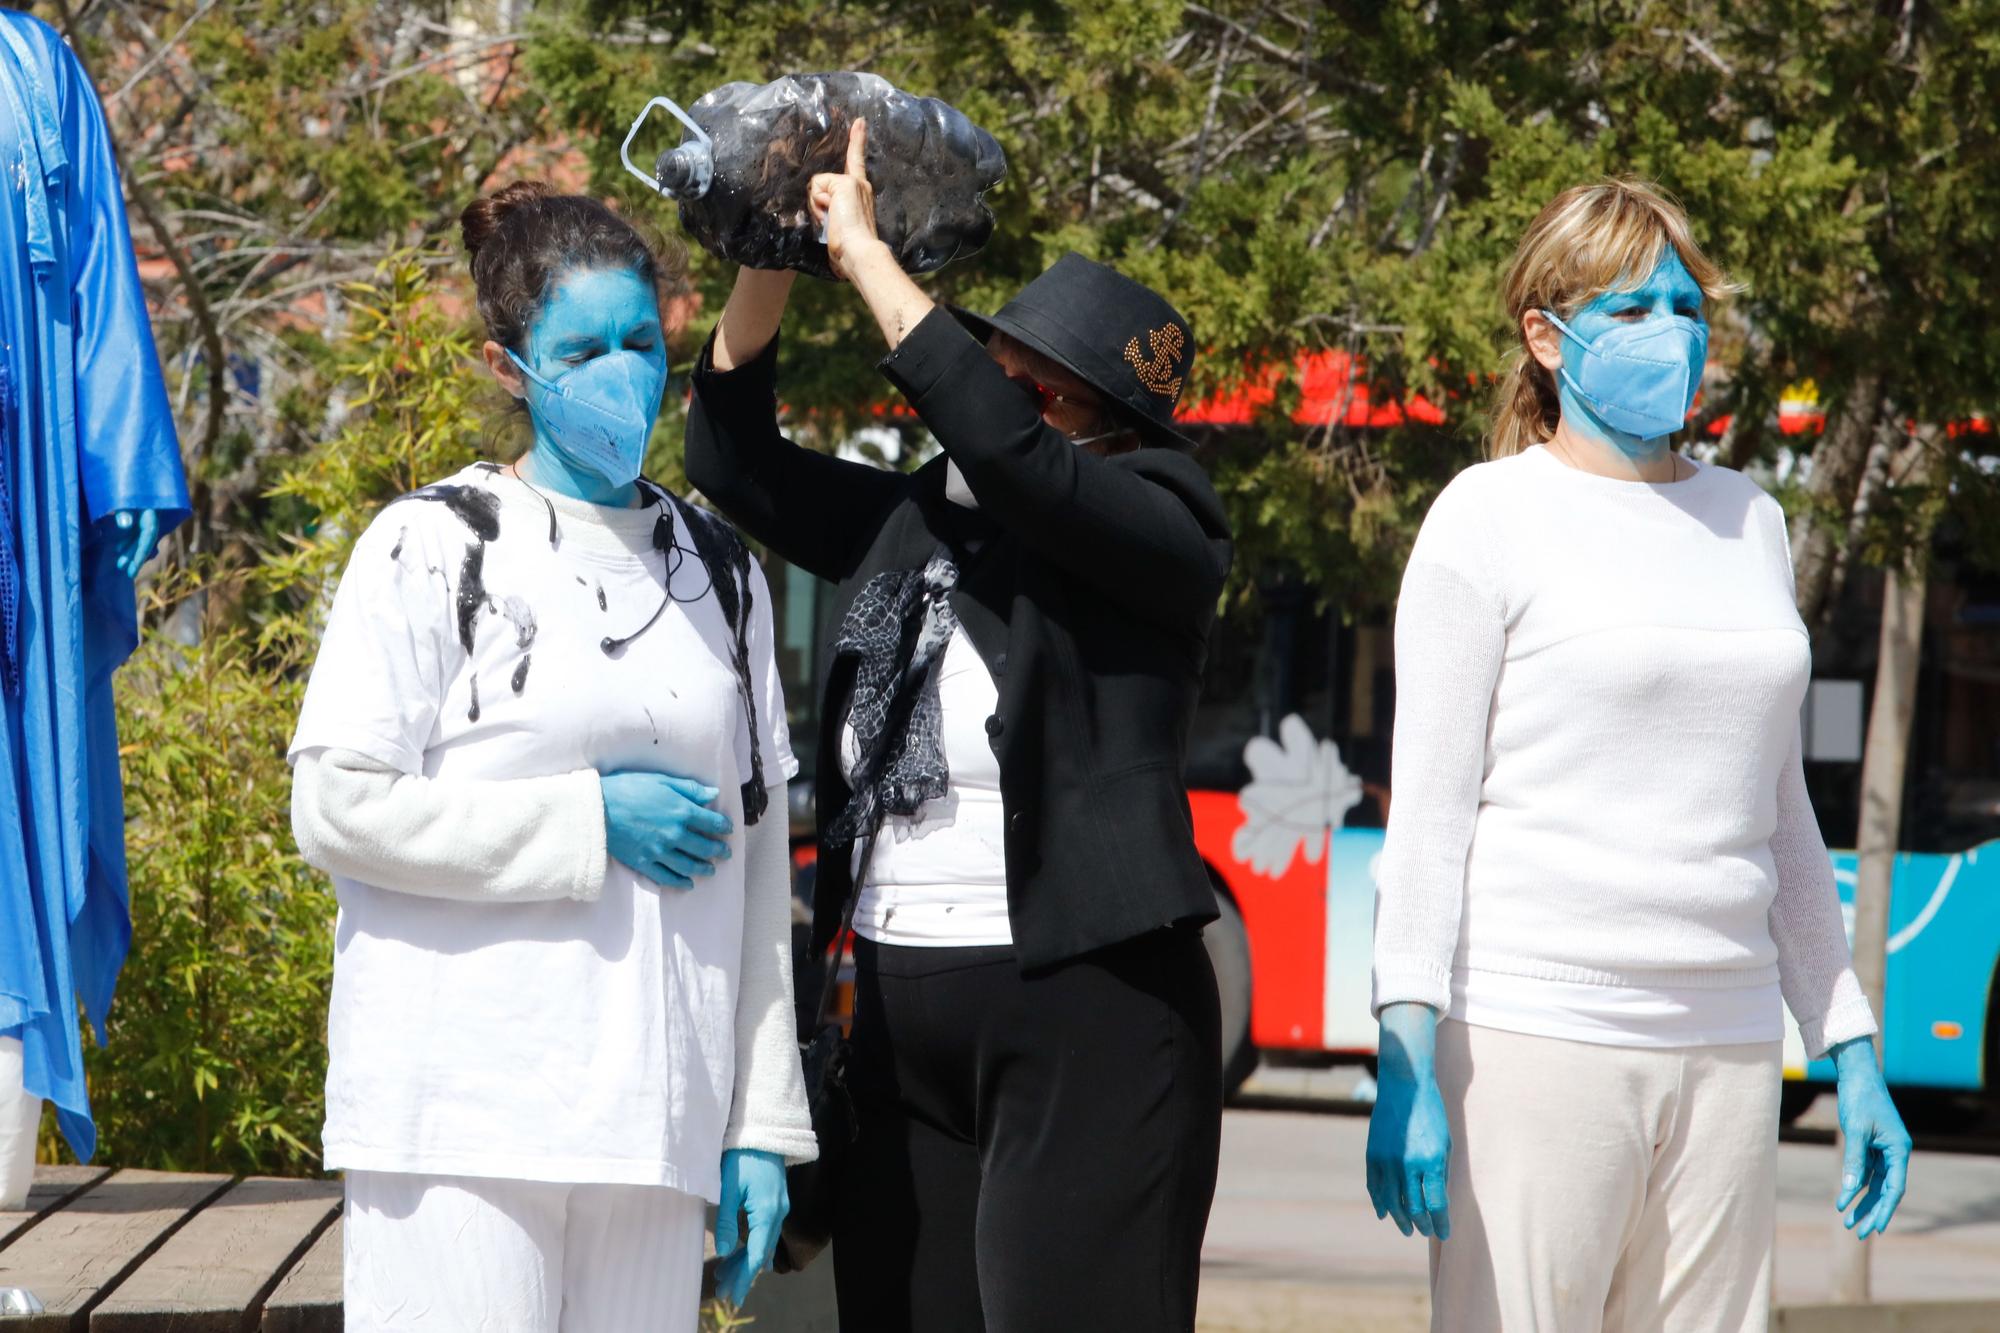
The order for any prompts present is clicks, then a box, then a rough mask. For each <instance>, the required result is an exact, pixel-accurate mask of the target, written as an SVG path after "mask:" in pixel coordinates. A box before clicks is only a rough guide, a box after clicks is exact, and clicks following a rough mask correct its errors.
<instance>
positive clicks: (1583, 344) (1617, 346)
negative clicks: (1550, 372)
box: [1542, 310, 1708, 440]
mask: <svg viewBox="0 0 2000 1333" xmlns="http://www.w3.org/2000/svg"><path fill="white" fill-rule="evenodd" d="M1542 314H1543V315H1544V316H1546V317H1547V318H1548V321H1549V322H1550V323H1551V324H1554V325H1555V326H1556V327H1557V328H1558V329H1560V330H1562V333H1563V336H1564V337H1566V338H1568V339H1569V340H1570V341H1571V342H1573V343H1575V344H1576V345H1577V347H1578V348H1579V349H1580V350H1581V351H1582V356H1581V357H1580V358H1578V360H1577V363H1576V368H1575V370H1574V371H1572V370H1571V368H1570V364H1569V362H1570V358H1568V357H1565V358H1563V365H1562V368H1561V369H1560V371H1559V372H1558V373H1559V374H1560V375H1561V376H1562V381H1563V383H1564V384H1566V385H1568V386H1569V389H1570V391H1571V392H1572V393H1574V394H1575V395H1576V396H1577V397H1578V398H1580V399H1581V400H1582V401H1583V402H1584V403H1585V404H1586V405H1588V406H1589V408H1590V410H1591V411H1592V412H1595V413H1596V414H1597V416H1598V418H1599V420H1601V421H1603V423H1604V424H1605V425H1607V426H1609V427H1610V428H1611V429H1613V430H1615V431H1619V432H1622V433H1623V434H1626V435H1630V436H1633V437H1635V438H1637V439H1641V440H1654V439H1658V438H1660V437H1661V436H1663V435H1671V434H1673V433H1674V432H1675V431H1677V430H1679V429H1680V428H1681V426H1682V425H1683V424H1684V423H1685V422H1686V421H1687V414H1688V409H1689V408H1690V407H1692V406H1694V395H1695V391H1696V390H1697V389H1699V388H1700V387H1701V372H1702V367H1704V366H1705V365H1707V364H1708V325H1707V324H1706V323H1705V322H1703V321H1702V320H1699V319H1690V318H1689V317H1687V316H1686V315H1666V314H1653V315H1648V316H1647V317H1646V318H1644V319H1641V320H1637V321H1635V322H1632V323H1618V324H1613V325H1611V326H1610V327H1609V328H1605V329H1602V330H1600V331H1599V332H1598V334H1597V336H1596V337H1595V338H1592V339H1585V338H1583V337H1582V336H1581V335H1579V334H1578V333H1577V332H1576V331H1575V330H1574V329H1572V328H1570V326H1569V325H1567V324H1565V323H1563V322H1562V320H1560V319H1559V318H1557V317H1556V314H1555V312H1554V311H1552V310H1544V311H1543V312H1542Z"/></svg>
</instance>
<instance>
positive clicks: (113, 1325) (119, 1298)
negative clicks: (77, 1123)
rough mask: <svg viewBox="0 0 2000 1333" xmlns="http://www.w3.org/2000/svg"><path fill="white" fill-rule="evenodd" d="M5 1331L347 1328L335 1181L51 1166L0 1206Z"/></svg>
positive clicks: (224, 1332) (285, 1332)
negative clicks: (15, 1204)
mask: <svg viewBox="0 0 2000 1333" xmlns="http://www.w3.org/2000/svg"><path fill="white" fill-rule="evenodd" d="M0 1287H23V1288H26V1289H27V1290H28V1291H30V1292H32V1293H33V1294H34V1296H35V1297H36V1299H38V1300H39V1301H41V1303H42V1305H43V1307H44V1311H45V1312H44V1313H42V1314H39V1315H27V1316H13V1317H5V1316H0V1330H4V1331H5V1333H31V1331H32V1333H44V1330H47V1333H58V1331H60V1333H141V1331H143V1333H211V1331H213V1333H243V1331H244V1330H263V1333H321V1331H322V1330H325V1331H327V1333H338V1330H339V1328H340V1183H339V1182H338V1181H333V1180H274V1179H268V1178H264V1177H251V1178H249V1179H244V1180H238V1179H235V1178H233V1177H230V1176H204V1175H181V1174H175V1173H169V1172H163V1171H115V1172H114V1171H107V1170H104V1169H103V1168H101V1167H90V1166H43V1167H37V1168H36V1170H35V1185H34V1189H33V1191H32V1192H31V1193H30V1194H29V1196H28V1204H27V1207H26V1208H24V1209H21V1210H20V1211H17V1212H0Z"/></svg>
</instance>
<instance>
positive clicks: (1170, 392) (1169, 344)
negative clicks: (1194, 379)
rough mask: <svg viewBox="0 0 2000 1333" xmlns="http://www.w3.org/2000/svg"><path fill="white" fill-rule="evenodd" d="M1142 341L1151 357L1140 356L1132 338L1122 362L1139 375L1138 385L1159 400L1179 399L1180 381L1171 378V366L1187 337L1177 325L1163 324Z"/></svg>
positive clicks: (1137, 343)
mask: <svg viewBox="0 0 2000 1333" xmlns="http://www.w3.org/2000/svg"><path fill="white" fill-rule="evenodd" d="M1146 341H1147V342H1148V343H1149V344H1150V345H1151V347H1152V349H1153V354H1152V355H1151V356H1146V355H1144V354H1143V353H1141V352H1140V350H1139V340H1138V339H1137V338H1134V339H1132V340H1131V341H1130V342H1128V343H1126V344H1125V359H1126V360H1127V361H1130V362H1131V363H1132V368H1133V369H1134V370H1136V371H1138V372H1139V383H1141V384H1143V385H1145V386H1146V387H1147V388H1148V389H1151V390H1152V391H1153V392H1154V393H1156V394H1159V395H1160V396H1161V397H1162V398H1173V399H1179V398H1180V396H1181V377H1180V376H1179V375H1176V374H1174V364H1175V362H1177V361H1179V360H1180V355H1181V353H1182V352H1183V351H1184V350H1186V348H1187V334H1186V333H1185V332H1183V331H1182V329H1181V326H1180V325H1178V324H1165V325H1162V326H1161V327H1159V328H1157V329H1154V330H1153V331H1152V332H1151V333H1149V334H1147V335H1146Z"/></svg>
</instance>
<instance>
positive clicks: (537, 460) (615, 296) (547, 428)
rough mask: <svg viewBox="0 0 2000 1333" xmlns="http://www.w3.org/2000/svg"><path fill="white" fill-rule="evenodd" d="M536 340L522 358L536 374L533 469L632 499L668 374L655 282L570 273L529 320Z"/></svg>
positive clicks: (558, 483) (618, 273)
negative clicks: (634, 480) (639, 421)
mask: <svg viewBox="0 0 2000 1333" xmlns="http://www.w3.org/2000/svg"><path fill="white" fill-rule="evenodd" d="M527 343H528V346H527V352H526V355H524V356H519V357H517V358H516V360H517V362H518V363H519V364H521V365H522V366H523V367H524V368H526V369H527V370H528V371H530V372H532V376H531V378H530V379H529V382H528V415H529V417H530V418H531V419H532V420H533V422H534V426H535V447H534V449H533V450H532V451H530V453H529V456H528V458H527V459H526V460H524V462H525V463H526V464H527V466H528V470H529V471H531V472H532V473H533V475H534V477H535V479H536V480H537V481H539V482H541V483H542V484H544V485H547V486H549V487H552V488H553V489H556V490H558V491H561V492H562V493H563V494H566V495H571V496H575V497H577V498H579V499H584V500H589V501H591V502H593V503H596V504H629V503H631V500H632V495H633V486H632V478H633V476H635V475H637V472H638V459H637V457H636V456H635V455H634V451H635V450H636V451H637V452H638V453H643V451H644V447H645V434H646V432H647V431H649V430H650V428H651V425H652V418H653V415H654V414H655V413H656V412H658V410H659V404H660V395H661V392H662V391H663V389H664V387H665V384H666V378H667V345H666V335H665V331H664V330H663V329H662V328H661V326H660V307H659V302H658V300H657V299H656V298H655V296H654V293H653V287H652V284H650V283H649V282H647V281H646V280H645V279H644V278H642V277H641V276H640V275H639V274H638V273H636V272H634V271H633V270H632V269H629V268H595V269H579V270H576V271H574V272H571V273H568V274H565V275H564V276H563V277H561V278H559V279H558V280H557V281H556V283H555V285H554V287H553V288H552V289H551V291H550V292H549V297H548V300H547V301H546V302H545V303H544V304H543V306H542V310H541V313H540V314H539V315H538V316H537V317H536V319H535V322H534V323H533V324H532V325H530V326H529V329H528V337H527ZM593 363H596V364H595V366H594V367H593ZM628 399H629V400H630V401H629V402H628V401H626V400H628ZM635 418H638V419H642V420H643V425H638V424H634V419H635ZM621 455H622V462H621V458H620V456H621ZM621 473H622V474H623V475H620V474H621Z"/></svg>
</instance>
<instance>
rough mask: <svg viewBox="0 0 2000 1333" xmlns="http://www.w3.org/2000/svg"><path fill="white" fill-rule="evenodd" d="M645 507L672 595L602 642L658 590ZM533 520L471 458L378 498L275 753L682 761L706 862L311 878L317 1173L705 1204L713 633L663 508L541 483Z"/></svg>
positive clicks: (729, 870)
mask: <svg viewBox="0 0 2000 1333" xmlns="http://www.w3.org/2000/svg"><path fill="white" fill-rule="evenodd" d="M426 497H431V498H426ZM663 514H664V515H665V516H666V518H667V521H668V522H669V523H670V524H671V525H672V531H673V532H674V535H675V540H676V542H677V543H678V545H680V546H682V547H686V548H689V549H688V553H687V554H685V555H675V556H673V563H674V569H673V575H672V585H673V586H672V591H673V595H674V597H675V599H676V600H674V601H673V602H671V603H669V604H668V605H667V606H666V607H665V609H664V610H663V611H662V612H661V614H660V616H659V619H658V620H657V621H655V622H654V624H653V625H652V626H651V627H650V628H649V629H647V630H646V631H645V632H644V633H641V634H639V635H638V637H636V638H635V639H633V640H631V642H630V643H629V644H627V645H626V646H625V647H624V648H623V649H622V650H618V651H615V652H612V653H609V654H607V653H606V652H605V651H604V649H603V648H602V646H601V644H602V641H603V640H605V639H607V638H616V637H618V636H622V635H629V634H632V633H633V632H634V631H635V630H638V629H639V627H640V626H641V625H643V624H644V623H645V621H646V618H647V617H648V616H651V615H652V614H653V613H654V610H655V609H656V608H658V607H659V606H660V604H661V599H662V595H663V592H662V589H663V580H664V578H665V575H666V569H667V567H668V564H669V561H668V559H666V558H663V556H662V555H661V553H660V552H658V551H657V550H655V548H654V532H655V525H656V523H657V522H658V521H659V520H660V518H661V517H662V515H663ZM550 522H551V519H550V510H549V507H548V506H547V505H545V503H544V501H543V499H542V498H541V497H540V496H539V495H538V494H537V493H536V492H535V491H533V490H531V489H530V488H529V487H528V485H527V484H526V483H525V482H523V481H521V480H519V479H517V478H514V477H511V476H508V475H505V474H502V473H499V472H497V471H494V470H492V469H491V468H490V467H488V466H484V465H474V466H473V467H471V468H468V469H466V470H465V471H463V472H461V473H459V474H458V475H457V476H454V477H452V478H450V479H448V480H447V481H446V482H444V483H440V484H439V485H438V486H435V487H427V488H426V489H425V490H423V491H419V492H417V493H416V494H414V495H412V496H407V497H405V498H403V499H402V500H399V501H397V502H396V503H394V504H392V505H390V506H389V507H388V508H386V509H385V510H383V512H382V513H381V514H380V515H379V516H378V517H377V518H376V520H375V521H374V522H373V523H372V524H371V525H370V526H369V528H368V531H367V532H366V533H364V534H363V535H362V537H361V540H360V541H359V542H358V543H357V544H356V546H355V551H354V556H353V559H352V560H351V561H350V562H349V564H348V567H347V570H346V572H345V573H344V574H343V576H342V578H341V581H340V586H339V589H338V591H337V593H336V595H335V597H334V602H333V610H332V614H331V617H330V619H329V620H328V623H327V628H326V635H325V638H324V640H323V641H322V643H321V645H320V652H319V657H318V659H317V661H316V662H315V663H314V665H313V673H312V680H311V683H310V684H309V685H308V687H307V690H306V698H305V705H304V708H303V710H302V711H301V713H300V717H299V728H298V733H297V734H296V735H295V736H294V737H293V740H292V753H293V755H297V754H299V753H300V752H302V751H306V750H311V749H315V748H328V749H345V750H354V751H358V752H360V753H362V754H364V755H368V756H370V757H371V758H374V759H377V760H380V761H381V762H384V763H387V764H391V765H394V766H395V767H397V768H398V769H400V770H401V771H403V772H407V773H413V774H423V775H425V776H428V777H433V778H442V777H449V776H463V777H466V778H473V779H495V778H509V777H526V776H540V775H548V774H558V773H567V772H574V771H576V770H579V769H594V770H597V771H600V772H607V773H608V772H615V771H619V770H646V771H653V772H663V773H673V774H678V775H682V776H688V777H694V778H698V779H700V780H701V781H703V782H706V783H708V784H709V785H711V786H714V787H717V788H719V789H720V790H721V793H722V794H721V797H720V798H719V802H718V804H719V808H721V809H722V810H723V811H724V812H725V813H727V814H728V815H729V817H730V818H731V819H732V820H733V821H735V823H736V825H737V831H736V833H735V834H734V835H733V836H732V837H731V839H730V846H731V850H732V852H733V853H734V855H733V856H731V857H730V858H728V859H725V860H722V861H719V862H717V863H716V873H715V874H714V875H713V876H711V877H709V878H707V879H704V880H701V881H699V882H698V883H697V884H696V886H695V888H694V889H692V890H686V891H683V890H677V889H662V888H659V887H657V886H655V885H654V884H652V883H651V881H648V880H642V879H641V878H640V877H639V876H638V875H637V874H636V873H634V872H633V871H631V870H630V869H628V868H626V867H625V866H623V865H621V864H619V863H618V862H616V861H611V862H609V863H608V865H607V868H606V876H605V884H604V890H603V893H602V894H601V895H600V896H599V897H598V898H597V900H596V901H593V902H577V901H572V900H563V901H554V902H537V903H521V904H504V905H496V904H492V903H466V902H455V901H449V900H444V899H434V898H426V897H416V896H412V895H410V894H403V893H395V892H391V891H389V890H385V889H378V888H374V887H371V886H369V885H367V884H363V883H359V882H357V881H355V880H351V879H345V878H339V877H336V879H335V880H334V886H335V889H336V891H337V893H338V896H339V901H340V918H339V922H338V925H337V927H336V942H335V959H334V980H333V1000H332V1007H331V1012H330V1014H329V1016H328V1034H327V1036H328V1049H329V1056H330V1060H329V1065H328V1069H327V1087H326V1106H327V1114H326V1129H325V1135H324V1140H325V1152H326V1165H327V1166H328V1167H329V1168H334V1169H342V1168H345V1169H353V1170H367V1171H411V1172H426V1173H437V1174H449V1175H471V1176H497V1177H506V1178H513V1179H523V1180H547V1181H566V1182H578V1183H585V1182H587V1183H610V1184H639V1185H668V1186H672V1187H674V1188H676V1189H681V1190H685V1191H688V1192H690V1193H694V1194H700V1195H702V1196H704V1197H706V1198H708V1199H711V1200H713V1199H714V1198H715V1197H716V1195H717V1193H718V1187H719V1183H720V1182H719V1171H720V1159H721V1145H722V1135H723V1130H724V1127H725V1125H726V1123H727V1121H728V1118H729V1110H730V1098H731V1095H732V1087H733V1080H734V1061H735V1043H736V1037H735V1032H736V973H737V969H738V966H739V958H740V945H741V935H742V926H743V883H742V874H743V865H744V859H745V858H744V855H743V846H744V838H743V823H742V797H741V787H742V784H743V783H744V782H745V781H746V780H748V778H749V776H750V750H749V744H748V733H747V730H746V727H745V725H744V720H743V711H742V706H741V703H740V700H739V696H738V692H737V682H736V676H735V673H734V671H733V670H732V668H731V666H730V657H729V653H730V644H731V641H732V637H733V636H732V635H731V632H730V630H729V628H728V626H727V624H726V622H725V620H724V617H723V614H722V611H721V608H720V607H719V606H718V605H717V603H716V599H715V597H714V595H713V594H712V593H711V592H710V591H709V590H708V580H707V574H706V572H705V570H704V568H703V566H702V564H701V562H700V560H699V559H697V558H696V557H695V556H694V555H693V554H692V547H693V542H692V539H691V538H689V536H688V535H687V534H686V533H685V532H683V531H682V530H681V525H680V520H679V517H678V516H677V515H674V514H673V513H672V512H671V511H670V510H668V509H665V508H664V507H659V506H649V507H647V508H643V509H636V508H635V509H623V510H613V509H605V508H601V507H597V506H587V505H582V504H579V503H577V502H573V501H572V502H566V503H564V504H563V505H562V506H561V513H560V515H559V517H558V518H557V520H556V526H557V530H558V540H557V542H556V544H555V545H553V546H552V545H551V542H550ZM751 582H752V595H753V598H754V606H753V609H752V612H751V629H750V636H749V646H750V662H751V672H752V679H753V682H754V684H755V692H756V704H757V725H758V727H759V729H760V732H761V736H762V741H761V749H762V762H763V768H764V774H765V778H766V781H767V783H768V785H770V786H771V787H782V785H783V782H784V780H785V779H786V778H789V777H790V776H792V775H793V774H794V773H796V772H797V771H798V763H797V761H796V760H795V759H794V758H793V757H792V753H791V745H790V738H789V735H788V733H787V730H786V726H785V712H784V701H783V697H782V694H781V690H780V686H779V681H778V674H777V666H776V662H775V660H774V656H773V651H772V630H771V611H770V594H769V591H768V589H767V588H766V586H765V584H764V580H763V575H762V573H761V571H758V570H756V568H755V566H754V565H753V567H752V576H751ZM468 644H469V645H470V646H469V648H468ZM764 817H765V818H767V819H768V818H776V819H782V818H784V817H785V814H784V810H783V808H782V807H781V806H775V805H774V806H773V807H772V809H771V810H769V811H768V812H767V813H766V814H765V816H764Z"/></svg>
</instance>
